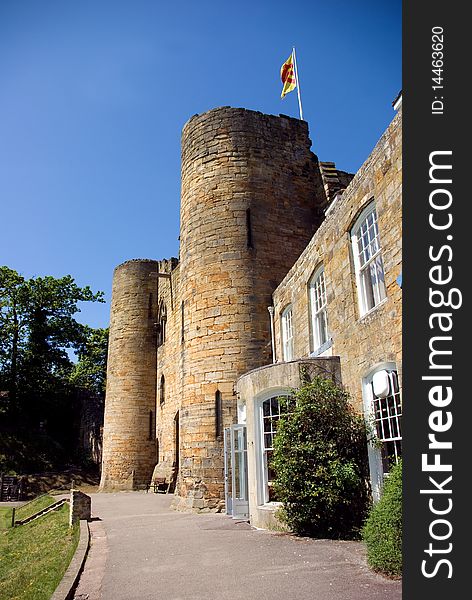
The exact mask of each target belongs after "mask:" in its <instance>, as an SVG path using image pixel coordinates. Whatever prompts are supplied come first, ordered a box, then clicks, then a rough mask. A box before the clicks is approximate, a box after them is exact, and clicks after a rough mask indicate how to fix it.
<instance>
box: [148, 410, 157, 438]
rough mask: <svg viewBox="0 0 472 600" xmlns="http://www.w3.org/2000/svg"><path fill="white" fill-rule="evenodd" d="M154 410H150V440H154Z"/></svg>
mask: <svg viewBox="0 0 472 600" xmlns="http://www.w3.org/2000/svg"><path fill="white" fill-rule="evenodd" d="M154 429H155V426H154V412H153V411H152V410H150V411H149V437H148V439H149V441H151V440H154Z"/></svg>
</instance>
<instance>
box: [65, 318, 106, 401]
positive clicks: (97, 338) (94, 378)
mask: <svg viewBox="0 0 472 600" xmlns="http://www.w3.org/2000/svg"><path fill="white" fill-rule="evenodd" d="M107 353H108V329H92V328H91V327H87V328H86V329H85V330H84V337H83V341H82V343H81V344H80V346H79V348H78V351H77V356H78V359H79V360H78V362H77V364H76V365H75V366H74V368H73V370H72V373H71V376H70V381H71V382H72V384H73V385H75V386H77V387H80V388H84V389H86V390H89V391H91V392H93V393H95V394H96V395H98V396H101V395H103V394H104V392H105V386H106V365H107Z"/></svg>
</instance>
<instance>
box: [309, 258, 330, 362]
mask: <svg viewBox="0 0 472 600" xmlns="http://www.w3.org/2000/svg"><path fill="white" fill-rule="evenodd" d="M309 297H310V314H311V331H312V351H313V352H316V351H317V350H320V349H321V348H324V346H326V345H327V343H328V341H329V338H328V315H327V310H326V287H325V276H324V269H323V267H320V268H319V269H317V270H316V271H315V273H314V275H313V277H312V278H311V280H310V283H309Z"/></svg>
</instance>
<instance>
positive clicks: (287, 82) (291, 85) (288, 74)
mask: <svg viewBox="0 0 472 600" xmlns="http://www.w3.org/2000/svg"><path fill="white" fill-rule="evenodd" d="M280 78H281V79H282V83H283V84H284V87H283V89H282V94H281V95H280V97H281V98H283V97H284V96H285V94H288V93H289V92H291V91H292V90H294V89H295V88H296V87H297V79H296V77H295V69H294V66H293V52H292V54H290V56H289V57H288V58H287V60H286V61H285V62H284V64H283V65H282V68H281V69H280Z"/></svg>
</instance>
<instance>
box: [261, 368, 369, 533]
mask: <svg viewBox="0 0 472 600" xmlns="http://www.w3.org/2000/svg"><path fill="white" fill-rule="evenodd" d="M282 401H284V400H283V399H282ZM287 410H288V414H287V415H286V416H284V417H282V419H281V420H280V421H279V424H278V428H277V433H276V435H275V439H274V454H273V460H272V466H273V467H274V469H275V472H276V480H275V482H274V487H275V490H276V493H277V497H278V498H279V499H280V500H281V501H282V502H283V510H282V511H281V516H282V518H283V520H284V521H285V522H286V523H287V525H288V526H289V527H290V529H292V531H294V532H295V533H297V534H299V535H309V536H314V537H326V538H332V539H336V538H352V537H356V536H357V535H358V532H359V530H360V527H361V525H362V522H363V520H364V518H365V514H366V510H367V506H368V497H369V495H368V488H367V485H366V481H367V461H366V430H365V425H364V422H363V419H362V418H361V417H359V416H358V415H356V414H355V413H354V411H353V409H352V407H351V404H350V403H349V397H348V395H347V394H346V392H344V391H343V390H341V389H340V388H339V387H337V386H336V385H335V384H334V383H333V382H332V381H330V380H327V379H323V378H321V377H315V378H314V379H313V381H312V382H310V383H306V384H305V385H304V386H303V387H302V388H301V389H299V390H296V391H295V392H294V393H293V396H292V397H291V398H290V399H289V400H288V406H287Z"/></svg>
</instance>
